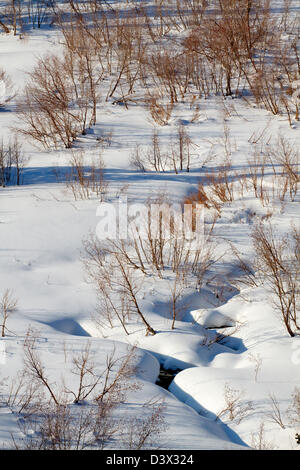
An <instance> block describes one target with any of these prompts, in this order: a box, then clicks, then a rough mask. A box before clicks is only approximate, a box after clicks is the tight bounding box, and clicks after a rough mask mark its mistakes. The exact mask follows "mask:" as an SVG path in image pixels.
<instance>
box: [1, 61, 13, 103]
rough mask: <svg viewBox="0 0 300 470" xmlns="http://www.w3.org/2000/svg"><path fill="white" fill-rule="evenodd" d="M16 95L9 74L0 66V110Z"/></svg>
mask: <svg viewBox="0 0 300 470" xmlns="http://www.w3.org/2000/svg"><path fill="white" fill-rule="evenodd" d="M15 96H16V92H15V91H14V86H13V82H12V80H11V78H10V76H9V75H8V74H7V73H6V72H5V70H3V69H2V68H0V111H1V108H5V106H6V104H7V103H9V102H10V101H11V100H12V99H13V98H14V97H15Z"/></svg>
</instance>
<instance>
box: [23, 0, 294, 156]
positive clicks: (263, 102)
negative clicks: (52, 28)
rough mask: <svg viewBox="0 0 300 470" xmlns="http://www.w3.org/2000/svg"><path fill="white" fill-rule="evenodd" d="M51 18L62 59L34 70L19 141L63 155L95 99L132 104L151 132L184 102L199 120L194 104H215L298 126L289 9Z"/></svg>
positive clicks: (103, 8)
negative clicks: (241, 100) (239, 106)
mask: <svg viewBox="0 0 300 470" xmlns="http://www.w3.org/2000/svg"><path fill="white" fill-rule="evenodd" d="M54 10H55V21H56V24H57V25H58V27H59V28H60V30H61V32H62V35H63V43H64V55H63V58H61V57H57V56H52V57H48V58H47V59H40V60H39V63H38V64H37V67H36V69H35V70H34V71H33V72H32V73H31V74H30V80H29V83H28V85H27V86H26V88H25V101H24V102H23V103H20V107H21V115H22V119H23V120H24V121H25V123H26V125H27V127H26V132H27V135H30V136H31V137H33V138H34V139H35V140H37V141H38V142H40V143H42V144H43V145H45V146H50V145H53V144H54V145H58V144H61V143H62V144H64V145H65V146H66V147H70V146H71V145H72V142H73V140H74V139H75V138H76V136H77V135H78V134H79V133H84V132H85V129H86V128H87V127H89V126H91V125H93V124H95V122H96V119H97V106H98V105H99V103H100V98H101V99H105V100H113V102H114V103H116V104H120V103H122V104H123V105H125V106H126V107H127V106H129V105H130V102H131V101H135V102H136V101H140V102H142V103H143V104H145V105H146V106H147V107H148V108H149V112H150V114H151V116H152V118H153V120H154V122H155V123H156V124H158V125H165V124H167V123H168V121H169V119H170V117H171V115H172V110H173V108H174V106H175V105H176V103H178V102H179V101H182V100H184V101H187V102H188V103H189V105H190V106H191V108H192V109H193V110H194V116H193V118H192V119H197V114H198V112H199V103H200V101H199V100H200V99H201V98H207V97H208V96H210V95H213V94H217V95H222V96H224V97H226V96H242V95H243V96H244V97H245V99H250V100H251V99H252V100H255V102H256V103H257V104H258V105H259V106H263V107H265V108H266V109H268V110H269V111H271V112H272V113H274V114H278V113H285V114H286V115H287V116H288V119H289V121H290V123H291V124H292V120H293V119H294V118H295V119H298V118H299V84H300V81H299V80H300V59H299V51H298V48H299V44H298V41H299V24H298V23H297V20H296V19H295V17H294V16H293V15H292V14H291V9H290V5H289V2H288V1H285V3H284V14H283V15H275V14H274V12H273V11H272V9H271V6H270V2H269V0H263V1H257V0H226V1H222V0H215V1H213V2H209V3H208V2H203V1H200V0H197V1H190V0H183V1H181V2H178V1H175V0H174V1H171V2H168V3H167V4H165V3H164V2H161V1H158V0H155V1H154V9H151V8H149V3H148V2H147V1H142V2H140V1H139V2H137V1H134V0H132V1H128V2H126V3H124V8H123V9H122V12H120V11H119V9H118V8H114V6H113V5H111V4H108V3H107V2H98V1H94V0H89V1H86V2H80V1H76V2H75V1H72V0H68V1H67V2H65V3H64V8H63V9H62V8H60V7H59V6H58V5H57V6H56V7H54ZM203 18H204V19H205V21H204V20H203V21H202V19H203ZM275 30H276V35H275V34H273V33H274V31H275ZM178 33H182V34H181V35H180V34H178ZM245 90H246V91H247V94H244V91H245ZM249 91H250V95H251V96H252V98H251V96H250V97H249Z"/></svg>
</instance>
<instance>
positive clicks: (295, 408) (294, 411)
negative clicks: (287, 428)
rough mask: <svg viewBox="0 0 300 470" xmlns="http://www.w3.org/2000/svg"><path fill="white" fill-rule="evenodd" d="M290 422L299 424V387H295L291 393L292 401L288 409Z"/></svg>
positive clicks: (295, 424) (294, 424)
mask: <svg viewBox="0 0 300 470" xmlns="http://www.w3.org/2000/svg"><path fill="white" fill-rule="evenodd" d="M288 417H289V421H290V424H292V425H293V426H297V427H299V426H300V388H299V387H296V388H295V390H294V392H293V394H292V403H291V405H290V406H289V409H288Z"/></svg>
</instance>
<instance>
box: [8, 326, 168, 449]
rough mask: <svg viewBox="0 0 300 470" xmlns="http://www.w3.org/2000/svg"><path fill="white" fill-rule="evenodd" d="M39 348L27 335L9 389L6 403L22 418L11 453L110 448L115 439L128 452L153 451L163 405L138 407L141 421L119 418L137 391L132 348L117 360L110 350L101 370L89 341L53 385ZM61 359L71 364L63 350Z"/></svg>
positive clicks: (153, 403)
mask: <svg viewBox="0 0 300 470" xmlns="http://www.w3.org/2000/svg"><path fill="white" fill-rule="evenodd" d="M37 346H38V332H36V331H33V330H28V332H27V336H26V339H25V342H24V353H25V361H24V362H25V368H24V370H23V371H22V372H21V373H20V374H19V376H18V380H17V381H14V383H13V382H12V383H11V385H10V386H9V385H7V386H8V392H9V393H8V397H7V398H6V404H7V405H8V406H10V408H11V409H12V411H13V412H17V413H18V414H19V416H20V417H21V418H22V419H20V420H19V427H20V431H21V433H22V435H23V437H19V436H18V437H15V436H12V439H13V443H14V446H15V448H17V449H41V450H67V449H74V450H75V449H76V450H79V449H93V448H94V449H103V448H106V447H107V446H108V445H110V447H111V445H112V443H113V440H115V442H117V443H118V442H119V443H120V442H124V441H125V436H126V443H127V445H130V448H132V449H133V448H136V449H138V448H142V447H145V446H147V445H150V446H152V443H153V442H154V441H155V436H156V438H157V436H159V434H160V433H161V432H162V430H163V429H164V416H163V411H164V404H163V402H162V401H160V400H154V401H150V402H148V403H145V404H144V405H143V404H142V405H141V406H142V407H144V413H143V414H144V417H142V418H140V419H137V418H132V417H131V416H130V415H129V416H127V415H126V414H125V415H124V413H123V416H122V417H121V418H120V416H119V413H120V410H121V407H122V404H123V402H124V401H125V400H126V397H127V394H128V392H130V391H131V392H133V391H136V390H138V389H140V388H141V385H140V384H139V383H138V382H137V381H136V380H133V374H134V371H135V365H134V354H135V349H134V348H131V349H130V350H128V353H125V354H124V356H121V357H116V351H115V350H114V349H113V350H112V352H111V353H110V354H108V355H107V357H106V364H105V366H104V367H102V370H101V371H99V370H98V368H97V367H96V365H95V363H94V358H95V356H94V354H93V353H92V352H91V348H90V343H89V342H88V343H87V345H86V347H85V348H84V349H83V350H82V351H81V353H79V354H77V355H75V356H74V355H72V358H71V365H72V368H71V369H70V370H69V367H67V366H66V371H64V379H63V380H62V381H61V383H57V382H54V381H52V380H51V379H50V378H49V374H48V371H47V368H46V366H45V365H44V364H43V362H42V359H41V357H40V351H39V349H38V347H37ZM65 357H66V361H67V362H68V363H69V359H68V353H67V351H66V350H65ZM67 369H68V370H67ZM66 372H70V374H71V375H67V374H66ZM69 381H70V384H72V387H70V386H69V385H68V384H67V383H68V382H69ZM1 392H2V394H3V391H2V390H1ZM70 399H71V401H70ZM87 400H89V401H87ZM78 404H80V405H81V406H78Z"/></svg>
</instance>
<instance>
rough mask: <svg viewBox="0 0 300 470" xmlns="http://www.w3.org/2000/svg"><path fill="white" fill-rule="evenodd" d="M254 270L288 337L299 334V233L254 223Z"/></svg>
mask: <svg viewBox="0 0 300 470" xmlns="http://www.w3.org/2000/svg"><path fill="white" fill-rule="evenodd" d="M252 239H253V245H254V249H255V252H256V256H257V258H256V259H257V263H256V270H257V273H260V275H261V277H262V281H263V282H265V283H266V284H267V286H268V288H269V289H270V291H271V292H272V294H273V295H274V301H273V304H274V306H275V308H276V310H278V311H279V312H280V314H281V318H282V320H283V323H284V325H285V327H286V330H287V332H288V333H289V335H290V336H292V337H293V336H295V335H297V334H299V318H298V317H299V310H298V308H299V307H298V306H299V276H300V254H299V253H300V251H299V247H300V236H299V230H298V229H296V228H293V229H292V230H291V231H290V233H288V234H286V235H285V237H283V238H282V237H281V236H279V234H276V232H275V229H274V227H273V226H272V225H271V224H268V225H267V226H266V225H264V224H262V223H261V224H259V225H256V227H255V229H254V231H253V232H252Z"/></svg>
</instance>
